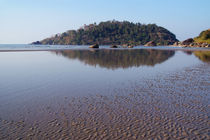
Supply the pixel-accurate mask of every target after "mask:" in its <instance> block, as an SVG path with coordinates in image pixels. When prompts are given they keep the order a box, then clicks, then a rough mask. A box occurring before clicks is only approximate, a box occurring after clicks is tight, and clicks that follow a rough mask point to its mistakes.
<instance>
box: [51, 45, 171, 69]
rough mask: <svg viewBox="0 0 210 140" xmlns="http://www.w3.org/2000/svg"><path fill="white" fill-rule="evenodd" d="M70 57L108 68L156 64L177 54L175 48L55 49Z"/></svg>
mask: <svg viewBox="0 0 210 140" xmlns="http://www.w3.org/2000/svg"><path fill="white" fill-rule="evenodd" d="M54 52H55V53H56V54H57V55H62V56H65V57H67V58H70V59H78V60H80V61H81V62H84V63H85V64H88V65H93V66H96V65H98V66H100V67H105V68H108V69H116V68H129V67H134V66H135V67H139V66H143V65H147V66H154V65H155V64H158V63H162V62H164V61H166V60H167V59H168V58H170V57H172V56H173V55H174V54H175V51H173V50H153V49H132V50H128V49H125V50H114V49H99V50H62V51H54Z"/></svg>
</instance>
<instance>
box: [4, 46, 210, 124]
mask: <svg viewBox="0 0 210 140" xmlns="http://www.w3.org/2000/svg"><path fill="white" fill-rule="evenodd" d="M209 63H210V51H209V50H206V49H203V50H200V49H199V50H197V49H177V48H173V49H171V47H166V48H164V47H155V48H153V47H150V48H146V49H145V47H142V46H139V47H136V48H133V49H109V47H108V46H102V47H101V48H100V49H89V48H88V46H33V45H0V120H3V119H6V120H15V119H17V118H21V117H20V116H22V117H23V118H24V114H26V112H27V111H28V110H31V111H32V110H33V109H34V110H35V108H36V107H37V106H40V105H43V106H47V104H53V103H54V102H57V101H58V100H62V99H64V98H78V97H79V98H80V97H90V96H95V95H102V96H113V95H116V94H117V95H125V96H126V95H128V94H130V92H131V91H133V89H135V88H136V87H133V85H135V84H137V85H140V86H142V87H146V86H147V85H148V81H151V83H152V82H153V81H154V79H156V80H157V77H159V78H158V79H159V80H161V79H164V78H163V77H164V75H170V74H171V73H177V72H178V73H179V72H182V71H184V70H185V69H188V68H194V67H195V68H196V67H198V66H200V65H205V67H207V69H209V68H210V64H209ZM189 74H190V75H192V76H193V73H190V72H189ZM206 77H208V75H206ZM199 78H200V80H203V78H205V75H204V77H196V79H197V80H199ZM166 79H167V78H166ZM146 81H147V82H146ZM207 81H208V80H207ZM208 82H209V81H208ZM184 84H185V83H184V82H183V86H184ZM153 85H154V84H153ZM161 86H164V87H162V88H163V89H164V88H168V87H172V88H173V90H174V91H173V92H176V88H174V87H173V83H172V82H171V83H170V82H169V83H166V82H165V81H164V82H162V84H161ZM153 88H154V86H153ZM154 89H155V90H154V91H153V93H155V94H156V95H157V96H163V95H162V93H161V92H159V91H160V89H161V88H160V87H159V88H158V87H155V88H154ZM121 90H122V92H119V91H121ZM207 90H209V89H207ZM177 92H180V91H179V89H177ZM190 92H194V91H189V93H190ZM195 92H196V93H197V92H199V91H195ZM204 93H205V92H204ZM207 97H209V95H208V96H207ZM166 102H167V101H166ZM32 112H33V111H32ZM36 114H38V113H36ZM17 116H19V117H17ZM26 118H27V117H26ZM31 118H32V117H31ZM29 120H30V119H29ZM35 120H36V119H34V120H33V119H32V120H31V121H32V122H33V121H35Z"/></svg>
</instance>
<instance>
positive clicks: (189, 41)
mask: <svg viewBox="0 0 210 140" xmlns="http://www.w3.org/2000/svg"><path fill="white" fill-rule="evenodd" d="M193 42H194V40H193V39H192V38H189V39H187V40H185V41H183V42H181V44H182V45H190V44H191V43H193Z"/></svg>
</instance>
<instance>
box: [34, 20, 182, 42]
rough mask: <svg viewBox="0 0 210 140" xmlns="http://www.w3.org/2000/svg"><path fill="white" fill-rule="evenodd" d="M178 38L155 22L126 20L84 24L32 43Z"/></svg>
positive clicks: (138, 40) (152, 40)
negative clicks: (146, 22) (78, 27)
mask: <svg viewBox="0 0 210 140" xmlns="http://www.w3.org/2000/svg"><path fill="white" fill-rule="evenodd" d="M177 41H178V40H177V39H176V36H175V35H174V34H173V33H171V32H170V31H169V30H167V29H165V28H163V27H160V26H157V25H156V24H147V25H146V24H141V23H132V22H128V21H123V22H120V21H115V20H113V21H106V22H101V23H99V24H96V23H94V24H90V25H84V26H83V27H81V28H80V29H78V30H69V31H67V32H64V33H62V34H56V35H55V36H53V37H50V38H46V39H44V40H41V41H36V42H33V43H32V44H43V45H91V44H100V45H133V46H137V45H145V44H148V43H149V44H150V43H152V45H154V46H156V45H172V44H174V43H175V42H177Z"/></svg>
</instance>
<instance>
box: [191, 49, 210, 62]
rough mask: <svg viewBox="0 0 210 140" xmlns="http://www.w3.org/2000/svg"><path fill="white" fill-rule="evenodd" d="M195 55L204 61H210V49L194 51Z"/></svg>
mask: <svg viewBox="0 0 210 140" xmlns="http://www.w3.org/2000/svg"><path fill="white" fill-rule="evenodd" d="M194 55H195V56H196V57H198V58H199V59H200V60H201V61H203V62H208V63H209V62H210V51H194Z"/></svg>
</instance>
